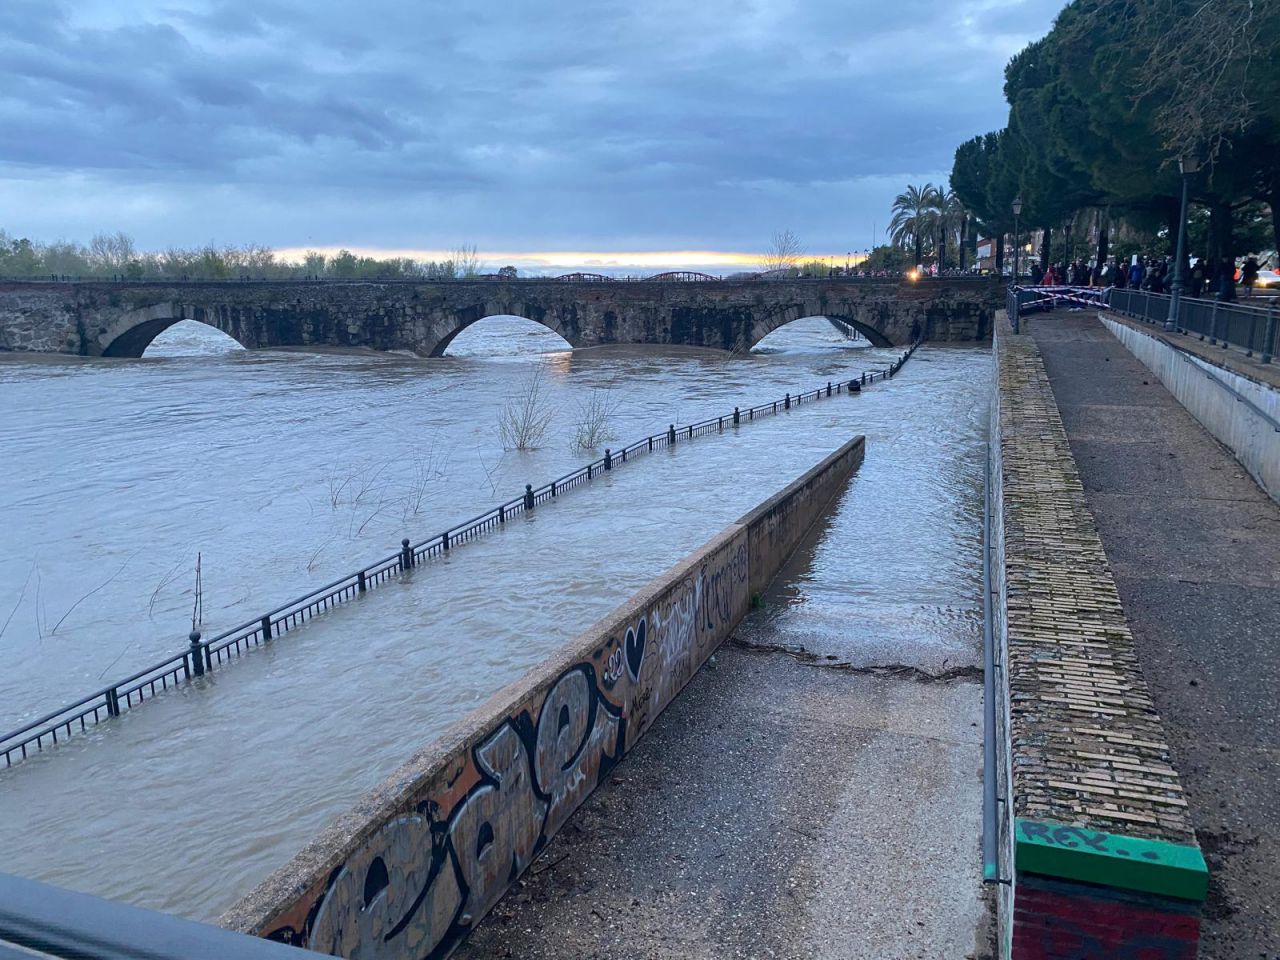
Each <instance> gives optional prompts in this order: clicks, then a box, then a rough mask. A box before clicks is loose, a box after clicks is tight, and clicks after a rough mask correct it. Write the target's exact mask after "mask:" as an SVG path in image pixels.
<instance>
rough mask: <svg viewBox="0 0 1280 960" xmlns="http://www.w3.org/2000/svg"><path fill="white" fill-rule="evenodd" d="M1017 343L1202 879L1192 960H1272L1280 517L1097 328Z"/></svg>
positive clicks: (1053, 322) (1062, 329)
mask: <svg viewBox="0 0 1280 960" xmlns="http://www.w3.org/2000/svg"><path fill="white" fill-rule="evenodd" d="M1030 329H1031V333H1032V335H1033V336H1034V338H1035V340H1036V343H1037V345H1038V346H1039V348H1040V352H1041V354H1042V356H1043V359H1044V364H1045V368H1046V370H1047V372H1048V375H1049V378H1050V381H1051V383H1052V386H1053V391H1054V395H1055V398H1056V400H1057V404H1058V408H1059V410H1060V412H1061V415H1062V419H1063V422H1064V425H1065V427H1066V430H1067V436H1068V440H1069V442H1070V444H1071V449H1072V453H1073V454H1074V456H1075V460H1076V464H1077V467H1078V469H1079V472H1080V477H1081V480H1082V482H1083V483H1084V486H1085V490H1086V494H1087V497H1088V502H1089V507H1090V510H1091V511H1092V513H1093V516H1094V518H1095V520H1096V523H1097V527H1098V530H1099V533H1100V535H1101V538H1102V541H1103V545H1104V547H1105V548H1106V551H1107V555H1108V558H1109V560H1110V562H1111V567H1112V572H1113V575H1114V578H1115V581H1116V585H1117V587H1118V589H1119V592H1120V597H1121V601H1122V603H1123V605H1124V610H1125V614H1126V615H1127V617H1128V618H1129V620H1130V623H1131V627H1132V630H1133V634H1134V636H1135V638H1136V641H1137V644H1138V651H1139V656H1140V659H1141V664H1142V668H1143V671H1144V673H1145V676H1146V679H1147V681H1148V683H1149V685H1150V687H1151V690H1152V693H1153V696H1154V699H1155V705H1156V708H1157V710H1158V711H1159V713H1160V715H1161V716H1162V717H1163V719H1164V727H1165V732H1166V734H1167V735H1168V738H1169V741H1170V744H1171V746H1172V748H1173V751H1174V759H1175V762H1176V765H1177V768H1178V770H1179V772H1180V773H1181V775H1182V782H1183V785H1184V786H1185V788H1186V791H1187V794H1188V800H1189V803H1190V812H1191V816H1192V819H1193V821H1194V824H1195V828H1196V833H1197V836H1198V838H1199V840H1200V843H1201V846H1202V848H1203V850H1204V854H1205V858H1206V860H1207V861H1208V863H1209V870H1210V877H1211V880H1210V893H1209V900H1208V902H1207V903H1206V905H1205V920H1204V924H1203V928H1202V936H1201V948H1200V956H1201V957H1202V958H1204V960H1231V958H1245V957H1248V958H1250V960H1258V958H1275V957H1280V912H1278V911H1280V907H1277V904H1280V843H1277V836H1276V834H1277V831H1278V830H1280V725H1278V724H1277V720H1276V708H1277V704H1278V703H1280V660H1278V659H1277V656H1276V654H1277V643H1278V642H1280V507H1277V506H1276V504H1274V503H1273V502H1272V501H1270V500H1269V499H1268V498H1267V496H1266V495H1265V494H1264V493H1263V492H1262V491H1261V490H1260V489H1259V488H1258V487H1257V485H1256V484H1255V483H1254V482H1253V481H1252V480H1251V479H1250V478H1249V476H1248V474H1247V473H1246V472H1245V471H1244V469H1243V468H1242V467H1241V466H1240V465H1239V464H1238V463H1237V462H1236V461H1235V460H1234V458H1233V457H1232V456H1231V454H1230V453H1229V452H1228V451H1227V450H1226V449H1225V448H1224V447H1222V446H1221V445H1220V444H1219V443H1218V442H1217V441H1216V440H1214V439H1213V438H1212V437H1211V436H1209V434H1208V433H1206V432H1205V430H1204V429H1203V428H1202V427H1201V426H1200V425H1199V424H1198V423H1196V421H1195V420H1194V419H1193V418H1192V417H1191V416H1190V415H1189V414H1188V413H1187V412H1186V411H1185V410H1183V408H1182V407H1181V406H1180V405H1179V404H1178V403H1177V401H1176V400H1174V399H1173V397H1171V396H1170V395H1169V393H1168V392H1167V391H1166V390H1165V389H1164V387H1163V386H1161V385H1160V383H1159V381H1158V380H1156V378H1155V376H1154V375H1152V374H1151V373H1150V371H1148V370H1147V368H1146V367H1144V366H1143V365H1142V364H1141V363H1140V362H1138V361H1137V360H1136V359H1134V357H1133V356H1132V355H1130V354H1129V353H1128V351H1126V350H1125V349H1124V347H1123V346H1122V345H1121V344H1120V343H1119V342H1118V341H1117V340H1116V339H1115V338H1114V337H1113V336H1112V335H1111V334H1110V333H1109V332H1108V331H1107V330H1106V328H1105V327H1103V326H1102V324H1101V323H1100V322H1099V321H1098V320H1097V319H1096V318H1095V317H1093V316H1092V315H1082V314H1061V313H1059V314H1055V315H1051V316H1043V317H1035V318H1033V319H1032V320H1031V322H1030Z"/></svg>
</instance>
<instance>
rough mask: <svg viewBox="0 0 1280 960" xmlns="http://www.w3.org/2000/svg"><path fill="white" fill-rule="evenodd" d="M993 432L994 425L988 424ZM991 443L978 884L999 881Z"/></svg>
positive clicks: (985, 502) (985, 501) (985, 494)
mask: <svg viewBox="0 0 1280 960" xmlns="http://www.w3.org/2000/svg"><path fill="white" fill-rule="evenodd" d="M992 429H995V424H994V423H993V424H992ZM991 482H992V478H991V440H990V438H988V441H987V464H986V471H985V474H984V479H983V484H982V720H983V722H982V728H983V729H982V880H983V882H984V883H996V882H999V880H1000V827H999V810H998V791H997V782H996V781H997V778H998V776H999V775H998V773H997V771H996V737H997V736H998V735H999V734H998V731H997V729H996V678H995V672H996V658H995V630H994V627H995V623H994V620H993V612H992V602H991V588H992V582H991V551H992V549H993V547H992V538H991V494H992V487H991Z"/></svg>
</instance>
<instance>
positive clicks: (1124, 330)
mask: <svg viewBox="0 0 1280 960" xmlns="http://www.w3.org/2000/svg"><path fill="white" fill-rule="evenodd" d="M1101 320H1102V322H1103V323H1104V324H1105V325H1106V327H1107V329H1108V330H1110V331H1111V332H1112V333H1113V334H1115V336H1116V339H1117V340H1119V341H1120V342H1121V343H1122V344H1124V345H1125V347H1126V348H1127V349H1128V351H1129V352H1130V353H1132V354H1133V355H1134V356H1135V357H1137V358H1138V359H1139V360H1141V361H1142V363H1143V364H1144V365H1145V366H1146V367H1147V368H1148V369H1149V370H1150V371H1151V372H1152V373H1154V374H1155V375H1156V376H1157V377H1159V378H1160V382H1161V383H1163V384H1164V385H1165V388H1166V389H1167V390H1168V391H1169V392H1170V393H1171V394H1173V396H1174V398H1175V399H1176V400H1177V401H1178V402H1179V403H1180V404H1182V405H1183V406H1184V407H1186V409H1187V412H1188V413H1190V414H1191V415H1192V416H1193V417H1195V418H1196V419H1197V420H1199V421H1200V423H1202V424H1203V425H1204V428H1205V429H1206V430H1208V431H1209V432H1210V433H1211V434H1213V435H1214V437H1216V438H1217V439H1218V441H1219V442H1221V443H1222V444H1223V445H1225V446H1226V448H1227V449H1228V450H1230V451H1231V452H1232V453H1233V454H1235V457H1236V459H1237V460H1239V461H1240V463H1241V464H1243V465H1244V468H1245V469H1246V470H1248V471H1249V473H1250V475H1251V476H1252V477H1253V479H1254V480H1256V481H1257V482H1258V486H1260V487H1262V489H1263V490H1265V491H1266V492H1267V494H1268V495H1269V496H1270V497H1271V499H1272V500H1275V501H1277V502H1280V431H1277V430H1276V429H1275V428H1274V427H1273V426H1272V425H1271V424H1269V423H1267V421H1266V420H1265V419H1263V418H1262V417H1260V416H1258V414H1257V412H1256V411H1254V410H1251V409H1250V408H1249V405H1248V404H1246V403H1241V402H1240V401H1239V400H1237V399H1236V398H1235V397H1234V396H1232V394H1231V393H1230V392H1229V391H1227V390H1225V389H1224V388H1223V387H1222V386H1221V384H1222V383H1225V384H1228V385H1229V386H1230V387H1231V388H1232V389H1233V390H1235V391H1236V392H1237V393H1240V394H1242V395H1244V396H1245V397H1248V398H1249V400H1250V401H1251V402H1252V403H1254V404H1255V405H1256V406H1257V407H1259V408H1260V409H1262V410H1264V411H1266V413H1267V414H1268V415H1269V416H1270V417H1271V418H1272V419H1273V420H1277V421H1280V390H1276V389H1274V388H1272V387H1270V386H1267V385H1266V384H1262V383H1258V382H1257V381H1255V380H1250V379H1249V378H1248V377H1242V376H1240V375H1239V374H1237V373H1233V372H1232V371H1231V370H1228V369H1225V368H1223V367H1219V366H1216V365H1214V364H1211V363H1207V362H1206V361H1204V360H1201V359H1200V358H1199V357H1195V356H1190V355H1188V354H1184V353H1182V352H1180V351H1178V350H1175V349H1174V348H1173V347H1170V346H1169V345H1167V344H1165V343H1162V342H1161V341H1160V340H1157V339H1156V338H1155V337H1152V336H1148V335H1147V334H1145V333H1142V332H1140V331H1138V330H1135V329H1133V328H1132V327H1130V326H1128V325H1126V324H1123V323H1118V322H1117V321H1115V320H1111V319H1109V318H1108V317H1101ZM1215 379H1216V380H1218V381H1220V382H1219V383H1215V382H1214V380H1215Z"/></svg>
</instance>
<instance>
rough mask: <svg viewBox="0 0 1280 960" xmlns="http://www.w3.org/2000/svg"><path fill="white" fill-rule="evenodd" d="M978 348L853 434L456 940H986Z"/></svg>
mask: <svg viewBox="0 0 1280 960" xmlns="http://www.w3.org/2000/svg"><path fill="white" fill-rule="evenodd" d="M984 359H985V358H984ZM974 372H975V375H976V376H975V377H974V381H973V382H972V384H969V383H968V382H966V387H965V396H966V398H967V400H968V402H967V403H966V404H963V405H962V407H957V408H954V409H953V412H952V415H951V417H950V418H949V420H948V421H947V422H946V423H945V424H942V423H940V422H939V421H938V420H935V419H932V418H928V417H923V418H912V420H911V422H910V423H909V424H904V427H903V429H902V431H901V432H900V434H899V435H898V436H897V437H894V438H889V437H885V438H883V439H882V440H881V442H880V443H877V442H876V440H875V438H874V437H868V444H867V457H866V461H865V462H864V464H863V466H862V468H861V470H860V471H859V473H858V474H857V475H855V477H854V478H853V480H852V481H851V482H850V485H849V489H848V490H847V491H846V493H845V494H844V495H843V496H842V497H841V498H840V499H839V501H838V504H837V505H836V506H835V507H834V508H833V510H832V512H831V513H830V514H829V515H828V516H827V517H826V518H825V519H824V520H821V521H819V523H818V524H817V525H815V528H814V530H813V531H811V534H810V538H809V541H808V542H807V543H806V544H805V545H803V546H802V547H801V549H799V550H798V551H797V552H796V554H795V556H793V557H792V559H791V560H790V562H789V563H788V564H787V565H786V566H785V567H784V569H783V570H782V571H781V572H780V574H779V576H778V578H777V579H776V580H775V582H774V583H773V585H772V586H771V588H770V590H769V592H768V594H767V596H766V604H765V606H764V607H763V609H760V610H757V611H755V612H753V613H752V614H750V615H749V616H748V618H747V619H746V620H745V621H744V622H743V623H742V625H741V626H740V627H739V629H738V631H737V633H736V635H735V637H734V638H733V639H731V640H730V641H729V642H728V643H726V644H725V646H724V647H722V648H721V650H720V651H719V652H718V653H717V654H716V655H715V656H714V657H713V658H712V660H711V661H710V662H709V663H708V665H707V666H706V667H704V668H703V670H702V671H701V672H700V673H699V674H698V675H697V676H696V677H695V678H694V680H693V681H692V682H691V683H690V684H689V686H688V687H687V688H686V689H685V691H684V692H683V693H682V694H681V695H680V697H679V698H678V699H677V700H676V702H675V703H674V704H673V705H672V706H671V707H670V708H669V709H668V710H667V712H666V713H664V714H663V715H662V716H661V717H660V718H659V719H658V720H657V722H656V723H655V725H654V727H653V729H652V731H651V732H650V733H649V734H648V735H647V736H646V738H645V739H644V740H643V741H641V742H640V744H639V745H638V746H637V747H636V749H635V750H633V751H632V752H631V753H630V754H629V755H628V757H627V759H626V760H625V761H623V763H622V764H620V765H619V766H618V767H617V768H616V769H615V771H614V772H613V775H612V777H611V778H610V780H609V781H608V782H607V783H606V784H604V785H603V786H602V787H601V788H600V789H599V790H598V791H597V792H596V793H595V794H594V795H593V796H592V797H591V798H589V799H588V800H587V802H586V803H585V804H584V805H583V807H582V808H581V809H580V810H579V811H578V812H577V813H576V814H575V815H574V817H573V819H572V820H571V821H570V823H569V824H568V825H567V826H566V828H565V829H564V831H562V833H561V834H560V835H559V836H557V837H556V839H554V840H553V841H552V842H551V843H550V844H549V845H548V846H547V848H546V849H545V851H544V852H543V853H542V854H541V856H540V857H539V859H538V860H537V861H536V862H535V863H534V865H533V866H532V868H531V870H530V872H529V873H528V874H526V876H525V878H524V879H523V880H521V881H519V882H518V883H517V884H516V885H515V886H514V887H513V888H512V890H511V892H509V893H508V894H507V896H506V897H505V898H504V899H503V900H502V901H501V902H500V903H499V904H498V906H497V907H496V908H495V909H494V910H493V912H492V913H490V915H489V916H488V917H487V918H486V919H485V920H484V921H483V922H482V923H481V925H480V926H479V927H478V928H477V930H476V931H475V932H474V933H473V934H472V936H471V938H470V939H469V940H468V942H467V943H465V944H464V945H463V946H462V947H461V948H460V950H459V951H458V953H457V954H456V956H457V957H460V958H465V960H480V958H490V957H513V958H515V957H519V958H530V960H538V958H552V957H565V956H572V957H576V958H583V960H587V958H590V960H621V958H655V960H676V958H708V960H709V958H713V957H714V958H719V957H742V958H757V957H777V958H789V960H790V958H794V960H800V958H831V960H834V958H947V960H952V958H956V960H958V958H965V957H986V956H989V955H990V952H989V951H990V949H991V931H990V922H989V921H990V913H989V910H988V905H987V901H986V899H985V894H984V890H983V885H982V880H981V869H982V868H981V856H980V849H979V846H980V834H981V810H982V789H981V768H982V727H981V722H982V686H981V673H980V663H981V636H982V634H981V630H982V624H981V603H980V597H981V585H980V577H981V562H980V558H981V517H982V506H981V502H982V501H981V490H982V487H981V484H982V470H983V462H984V461H983V457H984V443H985V436H986V411H987V394H988V391H989V379H988V377H987V368H986V366H985V363H983V364H982V366H981V369H980V370H975V371H974ZM908 375H909V374H908ZM921 402H922V403H923V404H924V405H925V407H926V408H927V407H928V405H929V401H928V400H927V399H926V400H922V401H921ZM933 429H939V430H942V429H945V430H947V431H949V432H950V434H951V438H952V444H951V445H949V449H947V450H945V451H944V450H942V449H941V448H939V447H938V446H936V445H934V444H925V443H920V442H918V440H919V437H918V434H919V433H920V432H922V431H930V430H933ZM913 435H915V436H913ZM913 440H915V441H917V442H913ZM943 488H949V489H952V490H953V495H952V496H941V495H940V493H941V490H942V489H943ZM960 490H963V491H965V492H964V493H958V491H960ZM944 519H945V520H946V522H944ZM908 530H910V531H912V532H913V533H915V532H920V533H919V535H904V533H905V531H908ZM930 530H931V531H934V534H935V535H934V536H929V535H926V534H924V533H923V532H924V531H930Z"/></svg>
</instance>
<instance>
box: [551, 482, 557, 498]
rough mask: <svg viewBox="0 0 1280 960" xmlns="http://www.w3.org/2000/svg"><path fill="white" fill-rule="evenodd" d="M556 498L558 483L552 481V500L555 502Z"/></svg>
mask: <svg viewBox="0 0 1280 960" xmlns="http://www.w3.org/2000/svg"><path fill="white" fill-rule="evenodd" d="M555 496H556V482H555V481H554V480H552V481H551V498H552V499H553V500H554V499H555Z"/></svg>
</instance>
